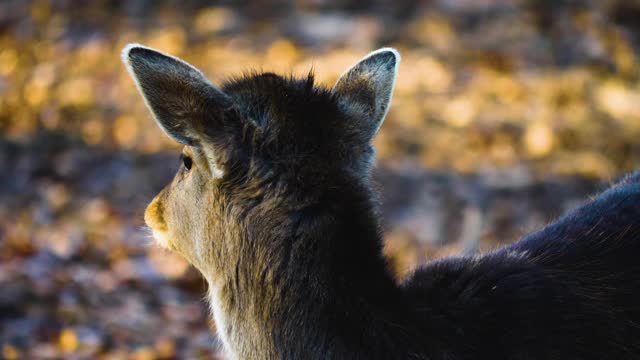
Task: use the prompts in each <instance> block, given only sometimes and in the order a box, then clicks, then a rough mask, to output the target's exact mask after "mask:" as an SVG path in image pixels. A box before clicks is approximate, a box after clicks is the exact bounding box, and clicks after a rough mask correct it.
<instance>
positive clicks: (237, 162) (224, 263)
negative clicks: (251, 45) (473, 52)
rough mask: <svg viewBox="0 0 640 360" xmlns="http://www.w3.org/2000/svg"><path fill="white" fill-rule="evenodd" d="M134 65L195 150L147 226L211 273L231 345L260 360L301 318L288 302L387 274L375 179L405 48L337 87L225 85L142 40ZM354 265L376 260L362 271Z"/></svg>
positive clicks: (142, 87) (251, 78) (277, 80)
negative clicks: (292, 317) (375, 144)
mask: <svg viewBox="0 0 640 360" xmlns="http://www.w3.org/2000/svg"><path fill="white" fill-rule="evenodd" d="M122 59H123V61H124V63H125V64H126V65H127V67H128V70H129V72H130V74H131V76H132V77H133V79H134V80H135V83H136V85H137V87H138V90H139V91H140V94H141V95H142V97H143V98H144V101H145V103H146V105H147V107H148V108H149V110H150V111H151V113H152V114H153V118H154V119H155V121H156V123H157V124H158V126H160V128H161V129H162V130H163V131H164V132H165V133H166V134H167V136H169V137H170V138H172V139H173V140H175V141H177V142H179V143H181V144H184V149H183V151H182V165H181V167H180V169H179V170H178V172H177V174H176V176H175V177H174V179H173V181H172V182H171V183H170V184H169V185H167V186H166V187H165V188H164V189H163V190H162V191H161V192H160V193H159V194H158V195H157V196H156V197H155V198H154V199H153V201H152V202H151V204H150V205H149V206H148V208H147V210H146V213H145V221H146V223H147V224H148V225H149V227H151V229H152V230H153V234H154V237H155V238H156V239H157V242H158V243H159V244H160V245H161V246H163V247H166V248H168V249H170V250H173V251H176V252H178V253H180V254H181V255H182V256H184V257H185V258H186V259H187V260H188V261H189V262H191V263H192V264H193V265H194V266H195V267H196V268H198V269H199V270H200V271H201V272H202V274H203V275H204V277H205V278H206V279H207V281H208V283H209V285H210V291H211V293H212V296H211V302H212V307H213V310H214V318H215V320H216V324H217V327H218V332H219V333H220V335H221V336H222V339H223V341H224V342H225V344H226V346H227V348H228V349H229V350H230V351H232V352H235V353H236V354H240V353H242V354H243V357H245V356H246V357H251V351H252V350H251V347H252V346H253V347H254V348H255V347H257V346H260V347H261V349H262V350H261V351H267V350H266V349H273V348H274V346H275V345H274V344H275V343H277V342H278V341H285V340H283V339H279V340H278V336H277V335H274V334H275V333H277V331H274V328H277V327H278V326H282V325H283V324H284V323H285V322H287V321H288V320H287V319H284V318H282V316H281V315H279V314H280V312H282V311H284V310H282V307H283V306H285V305H286V307H288V308H289V310H290V311H293V310H291V309H293V308H295V307H296V304H298V303H299V301H298V300H295V299H297V296H298V297H299V296H300V294H298V295H296V294H295V292H300V291H302V292H306V293H305V294H304V295H305V296H310V297H313V296H322V294H325V295H326V294H330V293H334V292H335V293H336V294H337V293H338V292H340V291H342V290H341V289H342V288H343V287H344V288H349V287H351V288H352V290H354V289H358V288H359V286H360V285H358V284H354V283H357V281H355V280H353V279H355V276H356V274H358V273H369V274H377V273H380V274H384V273H385V271H386V270H384V260H383V259H382V256H381V255H380V246H381V238H380V236H379V230H378V223H377V220H376V216H375V206H374V201H373V200H372V196H371V191H370V187H369V175H370V168H371V164H372V160H373V156H374V152H373V149H372V147H371V140H372V138H373V137H374V136H375V134H376V132H377V131H378V129H379V128H380V126H381V124H382V122H383V120H384V118H385V115H386V113H387V111H388V109H389V104H390V99H391V94H392V92H393V87H394V81H395V76H396V71H397V66H398V63H399V55H398V53H397V52H396V51H395V50H393V49H380V50H378V51H375V52H373V53H371V54H369V55H367V56H366V57H365V58H363V59H362V60H360V61H359V62H358V63H356V64H355V65H354V66H353V67H351V68H350V69H348V70H347V71H346V72H345V73H344V74H343V75H342V76H341V77H340V78H339V79H338V81H337V83H336V84H335V85H334V86H333V88H332V89H328V88H325V87H322V86H318V85H316V84H314V78H313V75H311V74H310V75H309V76H307V77H306V78H303V79H295V78H289V77H281V76H278V75H275V74H272V73H261V74H252V75H247V76H244V77H241V78H237V79H233V80H230V81H228V82H226V83H225V84H223V85H222V86H221V87H217V86H215V85H213V84H212V83H211V82H209V81H208V80H207V79H206V78H205V76H204V75H203V74H202V73H201V72H200V71H199V70H198V69H196V68H195V67H193V66H191V65H189V64H187V63H186V62H184V61H182V60H180V59H177V58H175V57H172V56H169V55H166V54H163V53H161V52H159V51H156V50H153V49H150V48H147V47H144V46H141V45H138V44H132V45H129V46H127V47H126V48H125V49H124V51H123V52H122ZM352 257H353V258H361V259H363V260H362V263H359V264H350V262H351V260H348V259H350V258H352ZM345 274H348V275H345ZM352 275H353V278H352V277H351V276H352ZM381 276H386V275H381ZM376 286H379V285H376ZM374 287H375V286H374ZM354 291H355V290H354ZM363 291H364V292H367V291H373V290H371V289H368V290H364V289H363ZM315 292H317V294H316V293H315ZM362 296H364V295H362ZM325 301H326V302H328V301H329V300H325ZM287 302H288V303H287ZM281 303H286V304H285V305H283V304H281ZM298 305H299V304H298ZM299 306H301V307H304V306H303V305H299ZM300 311H304V310H300ZM240 330H242V331H243V332H244V334H245V335H244V336H241V335H239V332H240ZM248 333H251V334H254V335H255V336H253V337H252V340H247V339H246V338H247V337H250V336H249V335H247V334H248ZM249 342H252V343H251V344H249ZM258 343H259V344H258ZM273 351H275V350H273Z"/></svg>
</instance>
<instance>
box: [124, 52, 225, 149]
mask: <svg viewBox="0 0 640 360" xmlns="http://www.w3.org/2000/svg"><path fill="white" fill-rule="evenodd" d="M122 61H123V62H124V63H125V65H126V66H127V69H128V70H129V73H130V74H131V77H133V79H134V81H135V82H136V86H137V87H138V90H139V91H140V94H141V95H142V97H143V98H144V101H145V103H146V104H147V107H148V108H149V110H151V113H152V114H153V117H154V119H155V120H156V122H157V123H158V125H159V126H160V128H161V129H162V130H163V131H164V132H165V133H166V134H167V135H168V136H169V137H170V138H172V139H173V140H175V141H177V142H179V143H182V144H185V145H191V146H197V145H198V144H199V143H200V142H201V140H202V136H203V134H206V133H210V132H211V130H212V129H210V127H211V126H212V125H214V124H215V123H216V120H219V119H220V118H221V117H224V116H223V114H224V111H225V110H228V109H229V108H231V107H232V106H233V104H232V101H231V99H230V98H229V97H228V96H227V95H225V94H224V93H223V92H222V91H221V90H219V89H218V88H216V87H215V86H214V85H212V84H211V83H210V82H209V81H208V80H207V79H206V78H205V77H204V75H203V74H202V73H201V72H200V71H199V70H198V69H196V68H195V67H193V66H192V65H190V64H188V63H186V62H184V61H182V60H180V59H178V58H175V57H173V56H170V55H166V54H163V53H161V52H159V51H157V50H154V49H151V48H148V47H145V46H142V45H139V44H130V45H128V46H126V47H125V48H124V49H123V51H122Z"/></svg>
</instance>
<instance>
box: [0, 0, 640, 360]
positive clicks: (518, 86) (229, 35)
mask: <svg viewBox="0 0 640 360" xmlns="http://www.w3.org/2000/svg"><path fill="white" fill-rule="evenodd" d="M569 3H571V4H569ZM287 4H288V2H278V3H276V2H268V1H258V2H251V4H244V5H242V6H240V5H237V6H236V5H233V4H230V5H228V6H213V7H208V6H203V5H201V4H200V2H199V1H187V2H185V3H181V2H175V1H159V2H144V1H128V2H121V3H118V2H102V1H96V2H82V3H77V2H67V1H51V2H46V1H4V2H0V133H1V134H2V138H1V139H0V288H2V289H3V290H2V291H1V292H0V346H2V349H1V351H2V353H1V354H0V357H4V358H8V359H11V358H47V357H59V356H65V357H68V358H82V357H83V356H84V357H86V356H95V357H100V358H112V359H119V358H134V359H153V358H171V357H174V356H175V357H179V358H216V356H219V353H218V351H217V350H216V347H215V346H214V345H213V344H214V343H215V335H214V332H213V331H211V330H214V325H213V324H212V325H211V329H209V326H208V324H207V319H208V315H207V314H206V311H207V310H206V306H205V304H204V302H203V301H202V297H203V295H204V289H205V284H204V282H203V280H202V279H201V278H200V277H199V275H198V274H197V273H196V272H195V271H194V270H193V269H191V268H190V267H188V266H187V264H186V263H185V262H184V261H183V260H182V259H180V258H178V257H176V256H173V255H171V254H169V253H167V252H165V251H163V250H160V249H159V248H157V247H155V246H152V245H150V244H151V243H152V241H151V240H150V239H149V237H148V235H147V233H146V232H145V231H144V230H143V229H142V225H143V224H142V211H143V209H144V207H145V205H146V203H147V202H148V201H149V200H150V199H151V198H152V197H153V195H154V194H155V193H156V192H157V191H158V190H159V189H160V188H161V187H162V186H163V185H164V184H165V183H166V182H168V181H169V179H170V178H171V176H172V173H173V171H174V170H175V169H176V168H177V166H178V157H177V155H178V146H177V145H176V144H174V143H172V142H171V141H170V140H169V139H168V138H166V137H165V136H163V134H162V133H161V132H160V130H159V129H157V128H156V126H155V125H154V123H153V120H152V119H151V117H150V115H149V114H148V112H147V110H146V109H145V107H144V104H143V101H142V99H141V98H140V96H139V95H138V94H137V91H136V89H135V86H134V85H133V82H132V81H131V79H130V78H129V76H128V74H127V73H126V71H125V68H124V66H123V65H122V64H121V62H120V59H119V56H120V51H121V49H122V48H123V47H124V46H125V45H126V44H127V43H130V42H139V43H142V44H145V45H147V46H151V47H155V48H158V49H160V50H162V51H165V52H168V53H171V54H173V55H176V56H180V57H182V58H184V59H186V60H187V61H189V62H191V63H192V64H194V65H196V66H197V67H199V68H200V69H202V70H203V71H204V72H205V74H207V75H208V76H209V77H210V78H211V79H212V81H213V82H214V83H220V82H222V81H224V79H227V78H229V77H231V76H237V75H241V74H242V73H243V72H245V71H248V70H252V69H253V70H255V69H257V70H262V71H275V72H279V73H284V74H289V73H293V74H297V75H306V74H307V73H308V72H309V71H310V69H313V71H314V73H315V74H316V78H317V80H318V82H320V83H322V84H324V85H325V86H331V85H332V84H333V82H334V81H335V80H336V78H337V77H338V76H339V75H340V74H341V73H342V72H343V71H344V70H345V69H346V68H347V67H348V66H350V65H351V64H353V63H354V62H355V61H357V60H358V59H359V58H360V57H362V56H364V55H365V54H366V53H368V52H369V51H371V50H374V49H376V48H378V47H381V46H393V47H396V48H397V49H398V50H399V51H400V53H401V54H402V63H401V65H400V72H399V74H398V81H397V85H396V91H395V96H394V99H393V104H392V108H391V111H390V113H389V115H388V117H387V120H386V122H385V124H384V126H383V127H382V130H381V132H380V133H379V135H378V137H377V138H376V139H375V142H374V145H375V146H376V148H377V153H378V158H379V163H380V165H381V170H380V171H379V172H378V173H377V174H376V179H377V181H378V182H379V184H380V188H381V191H382V194H383V197H384V200H385V206H384V208H383V213H384V219H385V221H384V222H385V228H386V230H387V247H386V249H385V251H386V252H387V253H388V254H389V255H390V256H391V257H392V262H391V264H392V266H393V269H394V270H395V271H396V272H397V273H398V275H399V277H403V276H406V275H407V274H408V273H409V271H410V270H411V269H412V268H413V267H414V266H415V265H416V264H418V263H420V262H423V261H426V260H427V259H430V258H433V257H438V256H444V255H449V254H454V253H460V252H463V253H474V252H476V251H482V250H487V249H490V248H492V247H494V246H496V245H498V244H501V243H507V242H509V241H513V240H515V239H517V238H518V237H519V236H520V235H521V234H523V233H524V232H526V231H528V230H531V229H534V228H536V227H537V226H540V225H541V224H544V223H546V222H548V221H550V220H551V219H553V218H554V217H555V216H557V215H559V214H561V213H562V212H563V211H566V210H567V209H570V208H572V207H574V206H575V205H576V204H578V203H579V201H580V200H581V199H583V198H585V197H586V196H587V195H588V194H591V193H593V192H594V191H595V190H596V189H598V188H600V187H601V186H602V184H605V183H607V182H609V181H611V180H612V179H614V178H615V177H617V176H619V175H620V174H622V173H623V172H625V171H630V170H631V169H633V168H635V167H637V166H638V163H639V160H640V141H639V140H638V139H640V81H639V80H640V79H639V76H638V75H639V73H638V59H637V58H638V46H639V42H638V40H639V39H640V33H639V32H638V30H639V27H638V25H637V19H638V18H639V16H640V6H636V5H633V4H631V3H629V2H626V1H593V2H584V4H582V5H580V4H573V3H572V2H567V4H565V3H564V2H556V1H547V0H543V1H525V0H519V1H505V0H483V1H471V0H438V1H432V2H426V3H425V5H414V4H413V2H410V1H391V0H388V1H380V2H377V3H376V4H375V5H367V6H365V2H359V1H349V2H347V1H345V2H335V3H334V2H329V1H318V2H314V3H313V4H311V5H306V6H301V7H298V8H294V7H291V6H287ZM572 4H573V5H572Z"/></svg>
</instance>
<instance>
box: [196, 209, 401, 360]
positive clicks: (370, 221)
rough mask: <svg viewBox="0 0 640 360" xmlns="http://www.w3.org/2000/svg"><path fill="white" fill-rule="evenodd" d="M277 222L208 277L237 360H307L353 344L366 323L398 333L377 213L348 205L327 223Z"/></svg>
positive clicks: (250, 236) (223, 333)
mask: <svg viewBox="0 0 640 360" xmlns="http://www.w3.org/2000/svg"><path fill="white" fill-rule="evenodd" d="M272 220H273V219H271V221H267V222H266V223H258V224H253V226H255V229H263V230H261V231H254V232H251V227H249V229H248V231H247V232H246V233H245V234H244V236H245V237H246V238H245V239H243V240H244V241H245V244H251V246H247V247H246V249H244V251H242V252H241V254H240V256H238V257H237V258H235V259H234V261H233V262H232V263H230V264H228V268H227V269H226V270H225V271H224V274H216V275H215V276H213V275H212V276H211V277H208V281H209V284H210V295H209V296H210V303H211V307H212V312H213V316H214V319H215V322H216V328H217V332H218V334H219V337H220V338H221V340H222V342H223V343H224V346H225V348H226V349H227V350H228V351H229V352H230V353H231V354H230V355H231V356H232V357H237V358H252V359H253V358H255V359H259V358H296V357H298V358H304V357H307V356H308V354H306V353H305V351H308V350H307V349H310V348H314V349H325V351H329V349H331V348H332V347H335V346H336V344H337V343H343V342H344V343H349V342H350V340H349V339H347V338H345V337H346V336H353V334H358V333H359V331H360V330H359V329H361V328H362V326H367V325H366V324H363V323H362V321H363V319H377V321H378V323H377V326H384V323H385V319H388V320H389V322H392V321H393V322H396V325H397V318H398V316H397V314H394V312H397V311H398V309H399V308H402V306H401V305H400V304H399V303H400V302H401V296H400V290H399V288H398V287H397V285H396V284H395V282H394V280H393V278H392V276H391V275H390V273H389V272H388V271H387V268H386V265H385V261H384V258H383V257H382V255H381V244H382V241H381V238H380V235H379V231H378V226H377V223H376V220H375V217H374V216H373V212H372V211H363V210H362V209H353V211H352V210H350V209H349V208H348V206H347V205H345V207H344V208H342V210H341V211H340V212H338V213H337V214H334V215H333V216H330V217H327V218H313V217H312V215H310V214H305V213H303V214H297V215H295V216H288V217H286V220H281V221H280V222H279V223H278V222H273V221H272ZM268 226H271V227H274V226H277V227H279V228H280V229H281V230H282V229H285V230H283V231H275V230H274V231H264V229H269V227H268ZM262 244H268V247H262V246H261V245H262ZM220 275H222V276H220ZM349 327H353V331H349ZM349 334H351V335H349ZM305 354H306V355H305ZM307 358H308V357H307Z"/></svg>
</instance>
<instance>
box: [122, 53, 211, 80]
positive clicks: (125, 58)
mask: <svg viewBox="0 0 640 360" xmlns="http://www.w3.org/2000/svg"><path fill="white" fill-rule="evenodd" d="M133 49H145V50H149V51H153V52H156V53H158V54H161V55H163V56H166V57H168V58H171V59H173V60H175V61H177V62H179V63H181V64H184V65H185V66H188V67H190V68H191V69H192V70H193V71H195V72H197V73H198V74H200V75H201V76H202V78H203V79H204V80H206V81H207V82H208V80H207V78H206V77H205V76H204V74H203V73H202V71H200V70H199V69H198V68H196V67H195V66H193V65H191V64H189V63H188V62H186V61H184V60H182V59H180V58H178V57H175V56H173V55H169V54H167V53H165V52H162V51H160V50H157V49H154V48H151V47H148V46H144V45H142V44H138V43H131V44H128V45H127V46H125V47H124V48H123V49H122V52H121V53H120V58H121V59H122V62H123V63H124V64H125V65H126V66H127V70H128V71H129V74H131V76H133V77H134V80H135V81H136V85H137V83H138V80H137V77H136V74H135V72H134V71H133V69H132V67H131V62H130V58H129V54H130V53H131V50H133ZM212 86H213V85H212Z"/></svg>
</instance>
